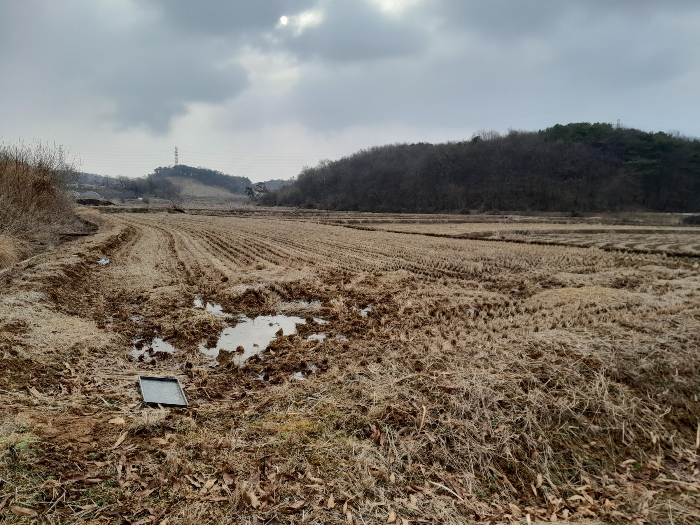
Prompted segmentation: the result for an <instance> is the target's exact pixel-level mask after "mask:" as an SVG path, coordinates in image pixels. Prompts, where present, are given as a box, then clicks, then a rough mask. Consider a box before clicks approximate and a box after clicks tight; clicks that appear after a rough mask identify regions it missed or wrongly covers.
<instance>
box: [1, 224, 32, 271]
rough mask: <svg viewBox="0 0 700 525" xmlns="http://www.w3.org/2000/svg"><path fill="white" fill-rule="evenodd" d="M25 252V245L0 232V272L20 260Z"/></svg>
mask: <svg viewBox="0 0 700 525" xmlns="http://www.w3.org/2000/svg"><path fill="white" fill-rule="evenodd" d="M25 250H26V245H23V243H20V242H19V241H18V240H17V239H15V238H13V237H10V236H9V235H6V234H3V233H1V232H0V270H2V269H3V268H7V267H8V266H12V265H13V264H15V263H16V262H17V261H19V260H21V259H22V255H23V254H24V253H25Z"/></svg>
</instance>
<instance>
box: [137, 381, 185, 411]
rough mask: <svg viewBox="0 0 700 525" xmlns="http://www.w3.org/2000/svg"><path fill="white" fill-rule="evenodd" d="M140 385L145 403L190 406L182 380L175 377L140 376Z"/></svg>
mask: <svg viewBox="0 0 700 525" xmlns="http://www.w3.org/2000/svg"><path fill="white" fill-rule="evenodd" d="M139 386H140V387H141V395H142V396H143V401H144V403H153V404H158V405H168V406H177V407H186V406H188V403H187V398H186V397H185V393H184V392H183V391H182V386H180V381H178V379H177V378H175V377H152V376H139Z"/></svg>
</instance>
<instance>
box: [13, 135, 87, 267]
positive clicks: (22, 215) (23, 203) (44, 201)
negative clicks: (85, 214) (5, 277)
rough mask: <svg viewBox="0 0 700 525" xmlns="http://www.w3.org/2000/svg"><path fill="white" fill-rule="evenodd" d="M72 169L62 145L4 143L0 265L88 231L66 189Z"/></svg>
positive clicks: (15, 260)
mask: <svg viewBox="0 0 700 525" xmlns="http://www.w3.org/2000/svg"><path fill="white" fill-rule="evenodd" d="M73 173H74V167H73V166H72V165H71V164H70V163H69V162H67V161H66V159H65V156H64V154H63V150H62V149H61V148H52V147H49V146H46V145H43V144H41V143H36V144H31V145H27V144H22V143H20V144H1V143H0V269H2V268H5V267H7V266H9V265H11V264H14V263H15V262H17V261H18V260H21V259H23V258H24V257H26V256H28V255H30V254H31V253H37V252H39V251H41V250H42V249H45V247H46V246H47V245H49V244H56V243H58V242H59V241H60V240H61V239H60V237H61V235H64V236H65V234H66V233H68V234H69V235H70V234H72V233H74V232H76V231H84V230H86V224H85V222H84V221H81V220H80V219H79V218H78V216H77V215H76V214H75V212H74V209H73V208H74V205H73V203H71V201H70V199H69V198H68V197H67V196H66V195H65V193H64V191H63V186H64V184H65V183H66V182H68V181H69V180H70V179H71V177H72V176H73ZM88 229H89V228H88Z"/></svg>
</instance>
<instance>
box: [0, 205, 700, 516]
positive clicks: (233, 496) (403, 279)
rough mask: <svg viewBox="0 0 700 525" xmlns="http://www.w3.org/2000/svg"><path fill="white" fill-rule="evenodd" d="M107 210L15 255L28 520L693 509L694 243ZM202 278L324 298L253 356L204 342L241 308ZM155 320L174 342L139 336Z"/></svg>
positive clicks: (284, 297)
mask: <svg viewBox="0 0 700 525" xmlns="http://www.w3.org/2000/svg"><path fill="white" fill-rule="evenodd" d="M103 221H104V222H103V224H104V227H103V228H102V229H101V231H100V233H98V234H97V235H96V236H95V237H94V238H92V239H86V240H84V241H81V242H80V243H73V244H71V245H65V246H64V247H62V248H60V249H59V254H60V255H61V256H60V257H58V258H55V260H52V261H49V260H47V259H44V258H42V257H43V256H40V257H38V258H37V259H35V260H33V261H32V263H31V265H29V266H28V267H27V268H25V269H23V270H21V271H20V270H16V271H14V272H12V273H11V274H9V275H5V276H3V277H2V279H3V280H2V284H0V286H2V287H3V295H2V301H1V302H0V319H3V321H2V322H0V352H3V361H2V367H3V369H2V378H0V399H1V400H2V412H1V413H2V414H3V416H2V417H3V421H4V422H5V423H3V425H4V426H2V429H3V430H2V435H5V434H6V435H8V436H11V437H9V438H8V443H9V442H12V443H16V442H17V443H19V442H24V443H26V446H25V448H24V451H23V452H22V458H23V459H22V461H21V462H17V461H13V460H12V457H11V456H10V455H8V454H5V455H4V456H3V457H2V459H1V460H0V462H1V465H0V471H1V472H0V477H2V479H3V485H2V486H1V487H0V502H2V501H3V500H2V498H4V497H5V496H6V495H9V498H8V499H7V501H6V502H5V504H2V503H0V506H4V507H6V508H7V507H8V506H9V505H14V507H15V510H14V511H8V510H7V509H5V510H0V512H4V514H3V516H4V517H5V519H7V520H9V521H10V522H12V520H19V519H20V518H21V516H22V512H25V513H26V512H29V511H30V510H31V511H33V512H36V513H37V514H38V515H41V516H45V517H46V519H47V520H54V521H58V520H60V521H61V522H82V521H87V520H95V521H98V520H114V521H118V520H119V519H121V520H122V522H129V523H135V522H142V523H144V524H146V523H161V522H162V521H163V520H166V519H167V520H168V523H196V522H204V521H211V522H217V523H227V522H231V523H254V522H256V521H257V522H258V523H268V522H271V523H275V522H278V523H348V522H353V523H386V522H391V523H404V522H409V523H454V524H456V523H464V522H491V523H498V522H502V523H508V522H511V523H512V522H522V523H525V522H527V521H531V522H537V521H539V520H547V521H549V522H551V521H556V520H560V521H561V520H565V521H567V520H568V521H589V522H592V523H595V522H596V521H597V520H602V521H604V522H620V523H635V524H638V523H669V522H671V521H672V522H674V523H688V524H694V523H696V522H697V521H698V520H699V519H700V514H699V513H698V511H697V509H698V507H699V504H698V492H699V491H700V470H699V467H700V465H699V463H698V455H697V454H698V447H700V442H699V440H700V436H699V435H698V431H699V430H698V429H699V427H698V420H697V414H698V413H700V402H698V395H699V394H700V380H699V379H698V377H699V376H698V372H700V354H698V337H700V336H699V335H698V334H700V330H698V328H700V327H699V326H698V325H699V323H700V299H699V297H700V296H699V295H698V293H699V292H700V274H699V272H698V268H697V265H696V264H695V262H694V260H692V259H682V258H678V257H666V256H664V255H656V254H631V253H624V252H616V251H603V250H600V249H597V248H588V249H583V248H573V247H566V246H544V245H534V244H533V245H530V244H515V243H508V242H490V241H478V240H469V239H454V238H438V237H428V236H420V235H418V236H407V235H404V234H399V233H391V232H381V231H361V230H354V229H348V228H343V227H339V226H335V225H328V224H319V223H316V222H312V221H309V220H302V219H299V218H298V217H296V218H295V217H289V218H288V220H284V219H283V218H245V217H242V218H227V217H204V216H195V217H193V216H187V215H184V216H183V215H166V214H162V215H157V216H156V215H145V214H133V215H127V214H124V215H110V216H109V217H108V218H105V219H103ZM102 256H108V257H109V258H110V259H111V261H112V262H111V263H110V265H108V266H106V267H99V266H98V265H97V264H96V261H97V260H98V259H99V258H101V257H102ZM195 296H200V297H202V298H203V300H211V301H213V302H216V303H219V304H221V305H222V306H223V309H224V311H225V312H228V313H230V314H239V313H240V314H246V315H248V316H249V317H252V316H255V315H260V314H267V313H272V312H278V311H285V312H288V313H293V314H295V315H302V316H304V315H306V316H308V317H309V319H310V320H309V322H308V323H307V324H306V325H298V334H294V335H288V334H287V335H282V336H280V337H278V338H277V339H276V340H275V341H274V342H273V343H272V344H271V345H270V346H269V347H268V348H267V349H265V350H264V351H263V352H261V353H260V354H259V355H258V356H254V357H252V358H250V359H249V360H248V361H247V362H246V364H245V366H244V367H243V368H242V369H239V368H238V367H237V366H236V365H235V364H234V363H232V362H231V361H226V360H219V362H218V363H217V362H212V360H211V359H207V358H206V356H205V355H203V354H202V352H200V350H199V347H198V345H199V343H201V342H203V341H206V340H207V339H211V338H214V339H215V338H216V337H217V335H218V333H219V332H220V331H221V329H222V323H223V321H222V319H221V318H220V317H217V316H216V315H214V314H213V313H210V312H207V311H204V310H203V309H197V308H195V307H194V305H193V301H194V298H195ZM299 301H304V302H303V303H300V302H299ZM317 305H318V306H317ZM370 305H371V309H368V307H369V306H370ZM363 311H364V313H365V314H366V315H363ZM313 317H318V318H320V319H322V320H325V321H327V323H325V324H321V323H318V322H316V321H314V319H313ZM38 319H41V322H37V320H38ZM317 332H324V333H326V334H328V335H329V337H327V338H326V339H324V340H322V341H319V340H310V339H309V338H308V336H309V335H310V334H312V333H317ZM332 334H339V335H342V336H343V337H342V338H337V337H330V336H331V335H332ZM155 336H159V337H164V338H165V339H166V341H168V342H170V343H172V344H173V345H175V347H176V348H177V352H175V353H174V354H167V353H165V352H163V353H158V354H157V355H155V354H154V355H151V356H150V357H149V358H148V359H144V360H142V361H135V360H134V358H133V357H132V355H131V354H130V351H131V347H132V340H134V339H136V338H142V339H144V340H147V341H148V340H150V339H151V338H153V337H155ZM138 374H144V375H171V376H172V375H174V376H176V377H178V378H179V379H180V381H181V382H182V384H183V386H184V388H185V392H186V394H187V396H188V399H189V401H190V404H191V405H190V407H189V408H188V409H170V410H160V409H145V408H140V406H139V403H138V402H139V394H138V391H137V387H136V383H135V377H136V375H138ZM18 418H21V421H22V425H24V426H22V427H21V428H20V427H18V426H17V424H18V423H17V422H18V421H20V419H18ZM25 433H26V439H25V438H22V435H24V434H25ZM31 436H38V437H39V439H40V441H36V440H34V439H33V438H31ZM23 440H24V441H23ZM18 508H25V509H29V510H26V511H21V510H17V509H18ZM18 513H19V514H18ZM26 515H27V514H24V516H26ZM404 520H405V521H404Z"/></svg>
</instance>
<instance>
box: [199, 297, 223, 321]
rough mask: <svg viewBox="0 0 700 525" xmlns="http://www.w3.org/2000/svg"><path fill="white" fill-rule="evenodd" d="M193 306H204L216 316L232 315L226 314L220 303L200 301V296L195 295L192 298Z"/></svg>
mask: <svg viewBox="0 0 700 525" xmlns="http://www.w3.org/2000/svg"><path fill="white" fill-rule="evenodd" d="M194 307H195V308H204V309H205V310H206V311H207V312H209V313H211V314H214V315H216V316H217V317H223V318H224V319H228V318H231V317H233V316H232V315H231V314H227V313H226V312H224V309H223V308H222V307H221V305H220V304H216V303H209V302H207V303H204V301H202V298H201V297H195V298H194Z"/></svg>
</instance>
